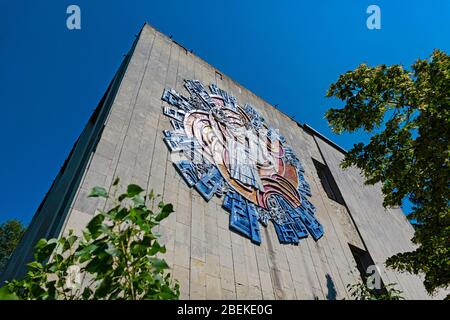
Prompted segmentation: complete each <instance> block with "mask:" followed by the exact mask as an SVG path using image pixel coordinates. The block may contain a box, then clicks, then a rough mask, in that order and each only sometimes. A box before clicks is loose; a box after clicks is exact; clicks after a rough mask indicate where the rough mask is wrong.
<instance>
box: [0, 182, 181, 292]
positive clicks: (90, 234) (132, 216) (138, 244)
mask: <svg viewBox="0 0 450 320" xmlns="http://www.w3.org/2000/svg"><path fill="white" fill-rule="evenodd" d="M118 183H119V180H118V179H116V180H115V181H114V183H113V185H114V186H115V187H117V185H118ZM143 191H144V190H143V189H142V188H141V187H139V186H137V185H134V184H131V185H129V186H128V188H127V191H126V192H125V193H123V194H121V195H120V196H119V197H118V198H117V199H116V200H115V201H114V205H113V206H112V208H111V209H110V210H109V211H98V212H97V214H96V215H95V217H93V218H92V220H91V221H90V222H89V223H88V224H87V226H86V228H85V229H84V230H82V236H81V237H78V236H76V235H75V234H74V233H73V232H72V231H70V232H69V234H68V235H65V236H63V237H61V238H59V239H50V240H45V239H42V240H40V241H39V242H38V243H37V245H36V250H35V255H34V257H35V261H33V262H31V263H29V264H28V272H27V274H26V275H25V277H24V278H23V279H20V280H13V281H11V282H9V283H7V285H6V286H5V287H3V288H1V289H0V299H1V298H4V299H13V298H20V299H27V300H31V299H37V300H54V299H62V300H75V299H128V300H139V299H165V300H166V299H178V297H179V285H178V282H177V281H173V279H172V278H171V275H170V273H168V272H167V269H168V268H169V267H168V265H167V263H166V262H165V261H164V260H163V259H161V258H160V257H159V255H161V254H164V253H165V252H166V248H165V247H164V246H162V245H160V243H159V242H158V240H157V238H158V235H157V234H155V233H154V232H153V229H154V227H156V226H157V225H158V224H159V223H160V221H162V220H163V219H165V218H166V217H167V216H169V214H170V213H172V212H173V207H172V205H171V204H165V203H163V202H162V201H160V202H159V203H158V204H157V206H156V202H155V201H156V199H157V197H158V196H156V197H155V196H154V194H153V192H151V193H150V194H149V195H145V196H142V192H143ZM90 197H103V198H108V197H109V195H108V194H107V192H106V190H105V189H104V188H101V187H95V188H94V189H93V190H92V192H91V194H90ZM155 207H157V211H154V208H155ZM81 276H83V277H84V281H83V283H81V282H82V281H80V280H81V278H80V277H81Z"/></svg>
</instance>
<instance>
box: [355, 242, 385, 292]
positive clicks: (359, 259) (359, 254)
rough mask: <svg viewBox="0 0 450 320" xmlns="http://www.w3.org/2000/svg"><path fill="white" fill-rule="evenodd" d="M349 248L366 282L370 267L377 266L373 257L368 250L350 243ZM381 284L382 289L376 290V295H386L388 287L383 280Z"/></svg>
mask: <svg viewBox="0 0 450 320" xmlns="http://www.w3.org/2000/svg"><path fill="white" fill-rule="evenodd" d="M348 246H349V247H350V251H351V252H352V255H353V258H354V259H355V262H356V268H358V271H359V274H360V275H361V279H362V281H363V282H366V281H367V276H368V273H367V269H368V268H369V266H373V265H375V262H373V259H372V257H371V256H370V254H369V253H368V252H367V251H366V250H363V249H361V248H358V247H356V246H354V245H351V244H350V243H349V244H348ZM380 284H381V287H380V288H379V289H376V290H375V294H376V295H380V294H383V293H386V287H385V285H384V283H383V280H381V279H380Z"/></svg>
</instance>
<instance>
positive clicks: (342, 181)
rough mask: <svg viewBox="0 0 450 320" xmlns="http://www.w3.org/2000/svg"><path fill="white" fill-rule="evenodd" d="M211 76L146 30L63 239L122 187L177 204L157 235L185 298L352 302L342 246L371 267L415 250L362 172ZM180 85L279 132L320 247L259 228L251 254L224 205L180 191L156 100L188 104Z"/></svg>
mask: <svg viewBox="0 0 450 320" xmlns="http://www.w3.org/2000/svg"><path fill="white" fill-rule="evenodd" d="M217 72H219V71H217V70H216V69H215V68H214V67H212V66H210V65H209V64H207V63H206V62H204V61H203V60H201V59H200V58H198V57H196V56H195V55H193V54H191V53H189V52H188V51H187V50H185V49H184V48H183V47H181V46H180V45H178V44H176V43H175V42H173V41H172V40H170V39H169V38H168V37H166V36H165V35H163V34H161V33H160V32H158V31H156V30H155V29H153V28H151V27H150V26H148V25H145V26H144V28H143V30H142V31H141V34H140V38H139V41H138V42H137V45H136V47H135V50H134V54H133V56H132V57H131V60H130V61H129V64H128V68H127V70H126V72H125V74H124V77H123V79H122V82H121V84H120V87H119V88H118V92H117V95H116V97H115V99H114V102H113V104H112V106H111V111H110V113H109V115H108V118H107V120H106V123H105V126H104V128H103V132H102V134H101V135H100V137H99V140H98V145H97V147H96V148H95V150H94V151H93V152H92V154H90V158H89V161H88V163H87V169H86V170H85V172H84V174H83V176H82V180H81V183H80V185H79V187H78V189H77V191H76V194H75V197H74V200H73V202H72V203H71V204H70V209H69V214H68V215H67V217H66V220H65V223H64V226H63V228H62V232H67V231H68V230H69V229H74V230H75V231H77V232H79V231H80V230H81V228H82V227H84V226H85V225H86V223H87V222H88V221H89V220H90V219H91V218H92V217H93V215H94V214H95V210H96V208H105V207H108V206H109V203H105V201H104V200H102V199H95V198H87V195H88V193H89V191H90V189H91V188H92V187H94V186H97V185H100V186H106V187H108V186H110V185H111V183H112V181H113V180H114V178H115V177H120V178H121V183H122V185H123V186H126V185H127V184H128V183H136V184H139V185H141V186H145V187H146V188H147V189H148V190H150V189H153V190H154V191H155V193H159V194H163V197H164V201H166V202H170V203H173V205H174V207H175V213H174V214H172V215H171V216H170V217H169V218H168V219H166V220H165V221H163V223H162V224H161V226H160V227H159V233H160V234H161V235H162V242H163V243H164V244H165V245H166V247H167V253H166V255H165V258H166V260H167V261H168V263H169V265H170V266H171V267H172V268H173V275H174V276H175V278H177V279H178V280H179V281H180V285H181V293H182V298H189V299H205V298H208V299H236V298H238V299H315V298H318V299H342V298H346V299H349V298H350V296H349V293H348V291H347V289H346V285H347V284H352V283H356V282H357V281H358V280H359V279H360V275H359V272H358V270H357V268H356V263H355V260H354V258H353V255H352V253H351V251H350V249H349V246H348V244H349V243H350V244H353V245H354V246H357V247H359V248H363V249H364V248H365V246H367V248H368V249H369V251H370V253H371V255H372V256H373V257H374V258H375V261H376V262H377V263H382V262H383V259H385V258H386V257H387V256H389V255H390V254H392V253H394V252H397V251H398V250H408V249H410V248H411V246H410V244H409V242H408V241H409V238H411V235H412V230H411V227H410V226H409V224H408V222H407V221H406V219H404V218H403V217H402V216H401V213H400V212H399V211H398V212H397V211H396V212H393V213H391V214H388V213H385V212H384V211H383V209H382V207H381V195H380V192H379V189H378V188H376V187H366V186H362V183H361V179H360V176H359V173H358V172H356V171H354V170H350V171H348V172H345V173H344V172H342V171H341V169H339V168H338V162H339V160H340V158H342V153H341V152H340V151H339V150H337V149H335V148H333V147H332V146H331V145H329V144H327V143H326V142H324V141H322V140H320V138H318V137H315V136H314V135H313V134H311V133H309V132H307V131H305V130H303V129H302V127H301V126H299V125H298V124H297V123H296V122H294V121H292V120H291V119H289V117H287V116H286V115H284V114H283V113H281V112H279V111H278V110H276V109H275V108H274V107H272V106H270V105H269V104H268V103H267V102H265V101H263V100H262V99H260V98H258V97H257V96H256V95H254V94H253V93H251V92H249V91H248V90H246V89H245V88H243V87H242V86H240V85H239V84H237V83H236V82H234V81H232V80H231V79H229V78H227V77H226V76H225V75H223V74H222V73H219V74H217ZM184 79H198V80H200V81H201V82H202V83H204V84H205V85H209V84H212V83H215V84H217V85H218V86H219V87H220V88H222V89H224V90H226V91H228V92H231V93H232V94H234V95H235V96H236V97H237V99H238V102H239V103H240V104H242V105H243V104H245V103H250V104H252V105H253V106H254V107H255V108H256V109H257V111H259V112H260V114H261V115H262V116H263V117H264V118H265V119H266V121H267V122H268V123H269V124H270V125H272V126H273V127H275V128H279V129H280V132H281V133H282V134H283V135H284V136H285V137H286V140H287V142H288V144H290V145H291V146H292V148H293V149H294V150H295V152H296V153H297V155H298V157H299V158H300V160H301V161H302V163H303V165H304V167H305V178H306V179H307V181H308V182H309V183H310V185H311V191H312V194H313V196H312V198H311V199H310V200H311V202H312V203H313V204H314V205H315V206H316V207H317V218H318V220H319V221H320V222H321V223H322V224H323V226H324V230H325V234H324V236H323V237H322V238H321V239H320V240H319V241H317V242H315V241H314V240H313V239H312V238H311V237H309V238H307V239H303V240H301V241H300V244H299V245H298V246H294V245H281V244H280V243H279V241H278V238H277V236H276V233H275V230H274V227H273V225H272V224H270V223H269V226H268V227H267V228H262V227H261V228H262V231H261V234H262V243H261V245H259V246H258V245H255V244H252V243H251V242H250V241H249V240H248V239H246V238H244V237H242V236H241V235H238V234H236V233H234V232H232V231H230V230H229V221H228V220H229V214H228V213H227V212H226V211H225V210H223V209H222V199H220V198H217V197H213V198H212V199H211V200H210V201H209V202H206V201H204V200H203V198H202V197H201V196H200V195H199V194H198V193H197V191H196V190H195V189H191V188H189V187H188V186H187V185H186V184H185V182H184V180H183V179H182V178H181V176H180V175H179V174H178V173H177V172H176V170H175V168H174V166H173V164H172V162H171V160H170V154H169V152H168V150H167V147H166V145H165V144H164V142H163V133H162V131H163V130H165V129H170V128H171V126H170V123H169V120H168V118H167V117H165V116H164V115H163V113H162V107H163V106H164V105H165V102H163V101H162V100H161V95H162V93H163V90H164V88H174V89H175V90H177V91H178V92H180V93H183V94H187V92H186V90H185V88H184V87H183V80H184ZM319 146H320V149H319ZM322 154H323V155H324V156H325V157H324V158H325V159H324V158H323V157H322ZM312 158H314V159H315V160H317V161H319V162H321V163H323V164H328V165H329V166H330V169H331V170H332V172H333V175H335V176H336V180H337V183H338V185H339V187H340V188H341V189H342V191H343V196H344V198H345V201H346V203H347V207H346V206H343V205H340V204H338V203H336V202H334V201H332V200H330V199H329V198H328V197H327V195H326V193H325V191H324V190H323V188H322V185H321V183H320V179H319V177H318V175H317V173H316V170H315V167H314V165H313V161H312ZM348 209H350V213H351V215H352V216H351V215H350V213H349V212H348ZM372 214H373V215H375V216H376V217H374V216H372ZM353 215H355V216H354V217H353ZM354 222H356V224H357V225H358V229H360V232H359V233H358V230H357V227H356V226H355V224H354ZM382 276H383V281H384V282H385V283H389V282H397V283H399V284H400V286H401V288H402V289H403V290H404V291H405V293H406V296H407V297H408V298H426V294H425V291H424V289H423V287H422V285H421V284H420V281H419V280H417V279H415V278H414V277H411V276H405V275H398V274H395V273H394V272H392V271H385V270H384V269H383V273H382Z"/></svg>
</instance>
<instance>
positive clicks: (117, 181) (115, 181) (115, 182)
mask: <svg viewBox="0 0 450 320" xmlns="http://www.w3.org/2000/svg"><path fill="white" fill-rule="evenodd" d="M119 182H120V179H119V177H117V178H116V179H115V180H114V182H113V184H112V185H113V186H117V185H118V184H119Z"/></svg>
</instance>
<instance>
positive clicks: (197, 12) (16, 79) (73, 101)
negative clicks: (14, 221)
mask: <svg viewBox="0 0 450 320" xmlns="http://www.w3.org/2000/svg"><path fill="white" fill-rule="evenodd" d="M70 4H77V5H79V6H80V8H81V27H82V29H81V30H77V31H69V30H68V29H67V28H66V18H67V14H66V8H67V6H68V5H70ZM370 4H377V5H379V6H380V8H381V14H382V17H381V19H382V28H381V30H369V29H367V27H366V19H367V17H368V15H367V14H366V8H367V7H368V6H369V5H370ZM146 21H147V22H148V23H150V24H152V25H153V26H155V27H156V28H158V29H159V30H161V31H162V32H164V33H165V34H167V35H173V37H174V39H175V40H176V41H178V42H180V43H182V44H183V45H184V46H185V47H187V48H189V49H193V50H194V52H195V53H196V54H197V55H199V56H200V57H202V58H203V59H205V60H206V61H208V62H209V63H211V64H212V65H214V66H216V67H217V68H218V69H220V70H222V72H224V73H225V74H227V75H228V76H230V77H231V78H233V79H235V80H236V81H238V82H239V83H241V84H243V85H244V86H245V87H247V88H248V89H250V90H252V91H253V92H255V93H256V94H257V95H259V96H261V97H262V98H264V99H265V100H267V101H269V102H270V103H272V104H279V108H280V109H282V110H283V111H284V112H286V113H287V114H289V115H295V117H296V119H297V120H298V121H299V122H302V123H303V122H307V123H308V124H310V125H311V126H313V127H314V128H316V129H317V130H319V131H321V132H322V133H324V134H325V135H327V136H329V137H330V138H331V139H333V140H334V141H336V142H337V143H338V144H340V145H341V146H343V147H344V148H347V149H349V148H351V146H352V145H353V143H355V142H358V141H360V140H364V139H365V138H366V137H365V136H364V135H362V134H358V135H352V136H348V135H343V136H335V135H333V134H332V133H331V132H330V130H329V129H328V126H327V123H326V121H325V120H324V118H323V114H324V112H325V111H326V109H327V108H329V107H331V106H335V105H336V103H337V102H336V101H328V100H327V99H326V98H325V97H324V96H325V92H326V89H327V88H328V86H329V84H330V83H332V82H333V81H335V80H336V79H337V77H338V76H339V74H341V73H343V72H345V71H347V70H350V69H353V68H355V67H356V66H357V65H358V64H359V63H361V62H367V63H369V64H372V65H373V64H380V63H386V64H394V63H401V64H404V65H410V64H411V63H413V62H414V60H415V59H417V58H418V57H421V58H424V57H427V56H428V55H429V54H430V53H431V52H432V50H433V49H434V48H440V49H443V50H445V51H447V52H450V36H449V35H450V25H449V21H450V1H448V0H427V1H425V0H422V1H418V0H417V1H413V0H408V1H406V0H405V1H401V0H383V1H382V0H371V1H365V0H352V1H350V0H347V1H343V0H340V1H337V0H320V1H318V0H316V1H254V2H250V1H243V0H240V1H186V0H184V1H150V0H139V1H133V0H128V1H125V0H122V1H114V0H109V1H106V0H104V1H100V0H72V1H63V0H57V1H56V0H55V1H50V0H46V1H32V0H29V1H24V0H14V1H10V0H8V1H7V0H0V107H1V111H2V120H3V121H2V125H1V126H0V148H1V149H0V150H1V157H0V194H1V198H2V200H1V201H0V223H1V222H3V221H4V220H7V219H10V218H19V219H21V220H22V221H23V222H24V223H28V222H29V221H30V219H31V217H32V215H33V214H34V212H35V210H36V208H37V207H38V205H39V203H40V201H41V200H42V198H43V197H44V195H45V193H46V192H47V190H48V188H49V187H50V185H51V183H52V181H53V179H54V178H55V176H56V174H57V173H58V171H59V169H60V167H61V165H62V164H63V162H64V159H65V158H66V157H67V155H68V153H69V151H70V149H71V147H72V145H73V143H74V142H75V140H76V139H77V137H78V135H79V134H80V132H81V130H82V128H83V126H84V125H85V123H86V121H87V120H88V118H89V116H90V114H91V113H92V111H93V109H94V108H95V106H96V105H97V103H98V101H99V99H100V98H101V96H102V94H103V92H104V91H105V89H106V87H107V85H108V83H109V81H110V80H111V78H112V76H113V75H114V73H115V71H116V70H117V68H118V66H119V64H120V62H121V60H122V58H123V54H125V53H126V52H127V51H128V50H129V48H130V46H131V44H132V42H133V40H134V35H135V34H137V33H138V32H139V30H140V28H141V26H142V25H143V23H144V22H146Z"/></svg>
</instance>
